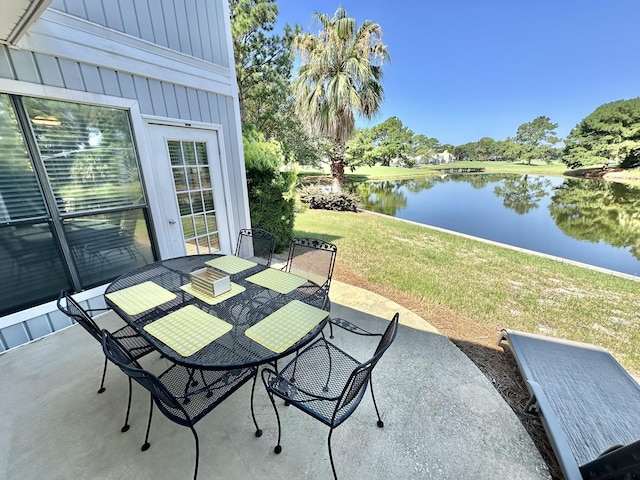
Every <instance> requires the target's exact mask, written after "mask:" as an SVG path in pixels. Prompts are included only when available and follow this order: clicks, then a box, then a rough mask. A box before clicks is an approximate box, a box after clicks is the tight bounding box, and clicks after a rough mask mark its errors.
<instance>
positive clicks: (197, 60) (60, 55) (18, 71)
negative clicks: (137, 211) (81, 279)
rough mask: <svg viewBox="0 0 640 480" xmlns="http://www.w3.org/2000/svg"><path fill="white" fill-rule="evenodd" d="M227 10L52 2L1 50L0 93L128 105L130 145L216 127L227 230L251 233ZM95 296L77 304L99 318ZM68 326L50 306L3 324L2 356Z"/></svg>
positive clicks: (169, 3)
mask: <svg viewBox="0 0 640 480" xmlns="http://www.w3.org/2000/svg"><path fill="white" fill-rule="evenodd" d="M2 1H4V0H0V3H1V2H2ZM152 4H153V5H152ZM156 4H158V5H156ZM151 7H153V8H151ZM228 8H229V7H228V4H227V2H226V0H158V1H154V2H146V1H138V0H113V1H110V0H103V1H96V0H54V1H53V2H52V4H51V5H50V7H49V8H48V9H47V10H46V11H45V12H44V13H43V14H42V16H41V17H40V18H39V19H38V20H37V21H36V22H35V23H34V24H33V25H32V26H31V28H30V29H29V30H28V32H27V33H26V34H25V36H24V37H23V38H22V39H21V40H20V41H19V42H18V44H17V46H16V47H17V48H14V47H8V46H6V45H0V92H6V93H18V94H25V95H26V94H31V92H36V94H37V95H40V96H47V97H49V96H50V93H51V92H53V95H51V96H50V98H57V99H65V100H71V101H78V102H88V103H96V104H103V103H104V102H105V100H104V99H107V103H109V99H114V100H118V99H120V100H122V101H130V102H133V103H134V104H135V108H133V109H131V114H132V116H133V115H135V116H136V117H137V118H132V121H133V123H134V126H135V125H136V124H138V129H137V131H136V134H137V135H138V134H139V133H140V130H143V134H144V129H145V127H146V126H147V125H146V123H145V122H144V118H153V119H155V120H156V121H161V120H166V121H168V122H175V123H176V124H182V125H185V124H190V123H192V122H193V123H200V124H203V125H214V126H217V127H216V128H217V129H218V131H219V132H220V138H221V141H222V144H221V146H220V150H221V152H220V153H221V155H220V157H221V161H222V162H224V164H225V170H226V171H227V172H228V177H229V178H228V179H227V181H228V185H229V187H230V188H229V191H228V192H226V194H227V196H228V198H226V202H227V205H228V206H229V207H228V212H229V215H230V218H229V219H228V220H229V224H230V225H232V226H233V227H232V230H234V231H237V230H238V229H239V228H245V227H247V226H249V210H248V200H247V190H246V188H247V187H246V176H245V170H244V158H243V153H242V136H241V131H240V118H239V107H238V96H237V88H236V79H235V71H234V62H233V52H232V49H231V48H232V47H231V32H230V23H229V11H228ZM56 92H57V93H56ZM60 92H62V93H64V95H63V97H64V98H61V97H60ZM137 143H138V147H139V148H140V149H143V148H145V146H146V140H145V139H141V138H137ZM140 153H141V157H143V156H147V157H148V156H149V154H148V152H140ZM148 161H151V162H152V161H153V160H152V159H149V160H148ZM142 163H144V162H142ZM143 170H144V165H143ZM150 177H152V176H151V175H147V176H146V177H145V184H146V187H147V189H150V190H153V188H154V186H153V185H150V184H149V183H150V182H153V179H152V178H150ZM152 197H153V196H152V195H151V196H150V199H151V198H152ZM150 201H151V202H153V200H150ZM153 211H154V209H153V205H152V208H151V212H152V215H153ZM159 238H160V237H159ZM159 241H160V240H159ZM226 247H227V248H230V246H226ZM223 248H225V246H223ZM103 291H104V287H102V288H97V289H93V290H92V291H90V292H81V293H80V294H79V295H78V298H79V300H81V301H83V302H85V305H86V306H90V307H91V308H98V307H101V306H103V305H104V303H103V300H102V297H101V295H102V293H103ZM70 324H71V323H70V321H68V319H66V317H64V316H61V315H60V312H58V311H57V310H56V306H55V302H50V303H49V304H46V305H42V306H39V307H35V308H33V309H29V310H27V311H23V312H18V313H17V314H12V315H9V316H6V317H2V318H0V351H3V350H6V349H8V348H12V347H15V346H17V345H20V344H22V343H25V342H28V341H31V340H34V339H36V338H38V337H41V336H42V335H45V334H48V333H51V332H53V331H56V330H58V329H60V328H64V327H66V326H69V325H70Z"/></svg>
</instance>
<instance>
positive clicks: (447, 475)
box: [0, 282, 549, 480]
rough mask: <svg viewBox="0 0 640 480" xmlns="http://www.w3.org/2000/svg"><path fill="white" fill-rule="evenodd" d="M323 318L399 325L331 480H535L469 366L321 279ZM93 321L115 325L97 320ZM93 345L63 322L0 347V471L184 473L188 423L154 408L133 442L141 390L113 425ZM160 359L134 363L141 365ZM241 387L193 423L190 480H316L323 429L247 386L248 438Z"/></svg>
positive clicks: (114, 412) (111, 373) (539, 474)
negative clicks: (325, 291) (127, 421)
mask: <svg viewBox="0 0 640 480" xmlns="http://www.w3.org/2000/svg"><path fill="white" fill-rule="evenodd" d="M331 299H332V316H334V317H343V318H347V319H350V320H351V321H354V322H356V323H358V324H359V325H361V326H363V327H365V328H367V329H372V330H375V331H382V330H383V329H384V328H385V325H386V322H387V321H388V320H389V319H390V318H391V316H392V315H393V313H394V312H395V311H400V320H401V327H400V329H399V331H398V335H397V338H396V341H395V343H394V344H393V345H392V346H391V348H390V349H389V351H388V352H387V353H386V355H385V357H383V359H382V360H381V361H380V363H379V364H378V366H377V367H376V370H375V371H374V387H375V389H376V399H377V400H378V405H379V407H380V409H381V413H382V416H383V420H384V422H385V426H384V428H383V429H380V428H378V427H377V426H376V416H375V411H374V408H373V403H372V402H371V396H370V394H369V392H367V394H366V396H365V398H364V399H363V401H362V403H361V405H360V407H359V408H358V410H357V411H356V412H355V413H354V414H353V416H352V417H351V418H350V419H349V420H347V422H346V423H344V424H343V425H342V426H340V427H339V428H337V429H336V431H335V432H334V434H333V439H332V442H333V447H334V459H335V463H336V469H337V472H338V475H339V477H340V478H341V479H347V480H348V479H385V480H388V479H474V480H476V479H495V478H505V479H548V478H549V474H548V471H547V467H546V465H545V463H544V461H543V460H542V458H541V457H540V455H539V453H538V451H537V450H536V447H535V446H534V444H533V442H532V440H531V438H530V437H529V436H528V435H527V433H526V431H525V430H524V428H523V427H522V426H521V424H520V422H519V421H518V419H517V418H516V416H515V415H514V414H513V412H512V411H511V409H510V408H509V406H508V405H507V404H506V403H505V402H504V401H503V399H502V398H501V397H500V395H499V394H498V393H497V392H496V390H495V389H494V388H493V386H492V385H491V383H490V382H489V381H488V380H487V379H486V378H485V377H484V376H483V374H482V373H481V372H480V371H479V370H478V369H477V368H476V366H475V365H474V364H473V363H472V362H471V361H470V360H469V359H468V358H467V357H466V356H465V355H464V354H463V353H461V352H460V351H459V350H458V349H457V348H456V347H455V346H454V345H453V343H451V342H450V341H449V340H448V339H447V338H446V337H444V336H442V335H439V334H438V333H437V332H436V330H435V329H434V328H433V327H431V326H430V325H429V324H428V323H426V322H425V321H424V320H422V319H421V318H419V317H417V316H416V315H414V314H412V313H411V312H408V311H407V310H404V309H402V308H401V307H400V306H398V305H396V304H394V303H393V302H391V301H389V300H387V299H385V298H382V297H379V296H377V295H375V294H372V293H370V292H367V291H365V290H361V289H358V288H356V287H352V286H349V285H345V284H342V283H339V282H334V283H332V287H331ZM99 323H100V324H101V325H103V326H104V327H106V328H113V327H115V326H117V325H119V324H120V323H121V321H120V320H119V319H118V318H116V317H115V315H113V314H106V315H104V316H102V317H100V319H99ZM335 342H336V343H337V344H340V345H341V346H344V348H346V349H348V350H349V351H351V352H354V355H355V356H356V358H361V359H365V358H367V357H368V354H369V353H370V350H371V347H372V344H371V343H370V342H368V341H367V339H362V338H361V337H355V338H352V337H351V336H349V334H348V333H346V332H341V331H340V330H339V329H337V331H336V338H335ZM103 358H104V357H103V354H102V350H101V349H100V346H99V345H98V343H97V342H96V341H95V340H93V339H92V338H91V337H90V336H89V335H88V334H87V333H86V332H85V331H84V330H83V329H82V328H81V327H79V326H73V327H70V328H68V329H66V330H64V331H62V332H59V333H56V334H53V335H50V336H48V337H45V338H43V339H41V340H38V341H36V342H33V343H32V344H29V345H25V346H22V347H18V348H16V349H14V350H11V351H8V352H5V353H3V354H1V355H0V384H1V385H2V390H1V391H0V406H1V407H2V413H1V416H0V431H2V435H1V436H0V478H6V479H21V480H26V479H39V480H41V479H48V480H55V479H65V480H66V479H114V480H115V479H117V480H122V479H130V478H131V479H134V478H135V479H146V478H153V479H155V480H162V479H188V478H192V476H193V464H194V459H195V448H194V442H193V436H192V434H191V432H190V431H189V429H188V428H185V427H181V426H179V425H176V424H175V423H172V422H170V421H169V420H167V419H166V418H165V417H164V416H162V414H160V412H159V411H158V410H157V409H156V410H155V412H154V418H153V424H152V426H151V438H150V441H151V448H150V449H149V450H148V451H146V452H141V451H140V446H141V445H142V442H143V440H144V433H145V428H146V419H147V415H148V406H149V397H148V393H146V391H143V390H142V389H141V388H140V387H139V386H138V385H134V392H133V405H132V419H131V429H130V430H129V431H128V432H126V433H121V432H120V427H121V426H122V422H123V420H124V414H125V408H126V399H127V380H126V377H125V376H124V374H122V372H120V371H119V370H118V369H117V368H116V367H114V366H113V365H109V367H108V371H107V380H106V388H107V389H106V391H105V392H104V393H103V394H101V395H97V394H96V390H97V388H98V386H99V381H100V375H101V368H102V361H103ZM165 362H166V361H165V360H164V359H161V358H159V356H158V355H156V354H151V355H149V356H148V357H146V358H144V359H143V363H144V364H145V366H148V367H149V368H151V369H155V368H162V367H163V365H165ZM250 394H251V384H250V383H249V384H247V385H245V386H244V387H243V388H242V389H241V390H239V391H238V392H236V393H235V394H234V395H233V396H231V397H230V398H229V399H228V400H227V401H225V402H223V403H222V404H221V405H220V406H219V407H218V408H216V409H215V410H213V411H212V412H211V413H210V414H209V415H208V416H207V417H205V418H204V419H203V420H201V421H200V422H199V423H198V424H196V430H197V431H198V435H199V437H200V448H201V451H200V470H199V475H198V478H199V479H203V480H204V479H214V478H215V479H242V480H244V479H253V478H261V479H267V480H269V479H274V480H275V479H278V480H280V479H328V478H331V466H330V464H329V457H328V453H327V434H328V428H327V427H325V426H324V425H322V424H321V423H320V422H318V421H316V420H314V419H312V418H311V417H309V416H307V415H305V414H303V413H302V412H300V411H299V410H297V409H295V408H291V407H284V405H283V404H282V403H281V402H278V407H279V411H280V414H281V421H282V428H283V432H282V435H283V436H282V453H281V454H280V455H276V454H275V453H274V452H273V447H274V446H275V443H276V435H277V427H276V421H275V416H274V413H273V409H272V407H271V404H270V402H269V400H268V397H267V395H266V394H265V393H264V390H263V387H262V385H261V383H258V385H257V386H256V414H257V417H258V422H259V423H260V425H261V427H262V429H263V430H264V435H263V436H262V437H261V438H256V437H255V436H254V426H253V423H252V421H251V415H250V407H249V401H250Z"/></svg>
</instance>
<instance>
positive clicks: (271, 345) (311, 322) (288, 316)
mask: <svg viewBox="0 0 640 480" xmlns="http://www.w3.org/2000/svg"><path fill="white" fill-rule="evenodd" d="M328 315H329V313H328V312H326V311H324V310H320V309H319V308H316V307H312V306H311V305H307V304H306V303H302V302H300V301H299V300H293V301H291V302H289V303H287V304H286V305H285V306H284V307H282V308H280V309H278V310H276V311H275V312H273V313H272V314H271V315H269V316H268V317H266V318H265V319H263V320H261V321H260V322H258V323H257V324H256V325H254V326H253V327H251V328H249V329H248V330H247V331H246V332H245V335H246V336H247V337H249V338H251V339H252V340H255V341H256V342H258V343H259V344H260V345H262V346H264V347H266V348H268V349H269V350H272V351H274V352H277V353H282V352H284V351H285V350H286V349H287V348H289V347H291V346H292V345H293V344H295V343H296V342H297V341H298V340H300V339H301V338H302V337H304V336H305V335H306V334H307V333H309V331H310V330H311V329H312V328H313V327H315V326H316V325H318V323H320V322H321V321H322V320H324V319H325V318H326V317H327V316H328Z"/></svg>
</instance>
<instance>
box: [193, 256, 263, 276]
mask: <svg viewBox="0 0 640 480" xmlns="http://www.w3.org/2000/svg"><path fill="white" fill-rule="evenodd" d="M205 264H206V265H209V266H210V267H213V268H217V269H218V270H222V271H223V272H227V273H229V274H232V275H233V274H235V273H240V272H244V271H245V270H248V269H250V268H253V267H255V266H256V265H257V263H256V262H252V261H251V260H247V259H245V258H240V257H236V256H235V255H223V256H221V257H218V258H214V259H213V260H209V261H207V262H205Z"/></svg>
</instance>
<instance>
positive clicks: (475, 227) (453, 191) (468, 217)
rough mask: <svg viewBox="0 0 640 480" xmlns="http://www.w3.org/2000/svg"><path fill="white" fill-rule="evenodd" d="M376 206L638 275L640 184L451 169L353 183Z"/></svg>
mask: <svg viewBox="0 0 640 480" xmlns="http://www.w3.org/2000/svg"><path fill="white" fill-rule="evenodd" d="M352 188H353V189H354V192H355V193H358V194H359V195H360V196H361V198H362V199H363V201H364V205H363V206H364V208H365V209H366V210H371V211H374V212H379V213H384V214H386V215H391V216H395V217H398V218H403V219H406V220H411V221H414V222H418V223H422V224H425V225H432V226H436V227H440V228H445V229H447V230H452V231H455V232H460V233H465V234H467V235H472V236H474V237H479V238H484V239H487V240H493V241H496V242H500V243H504V244H507V245H512V246H516V247H521V248H525V249H528V250H533V251H536V252H541V253H546V254H549V255H554V256H557V257H561V258H565V259H569V260H575V261H578V262H582V263H586V264H589V265H594V266H597V267H602V268H606V269H609V270H614V271H618V272H622V273H627V274H630V275H636V276H640V188H638V187H631V186H628V185H625V184H621V183H613V182H602V181H598V180H588V179H576V178H564V177H545V176H538V175H506V174H505V175H502V174H458V175H456V174H449V175H444V174H443V175H441V176H438V177H430V178H419V179H411V180H389V181H372V182H366V183H359V184H355V185H353V186H352Z"/></svg>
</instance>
